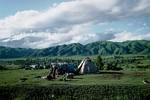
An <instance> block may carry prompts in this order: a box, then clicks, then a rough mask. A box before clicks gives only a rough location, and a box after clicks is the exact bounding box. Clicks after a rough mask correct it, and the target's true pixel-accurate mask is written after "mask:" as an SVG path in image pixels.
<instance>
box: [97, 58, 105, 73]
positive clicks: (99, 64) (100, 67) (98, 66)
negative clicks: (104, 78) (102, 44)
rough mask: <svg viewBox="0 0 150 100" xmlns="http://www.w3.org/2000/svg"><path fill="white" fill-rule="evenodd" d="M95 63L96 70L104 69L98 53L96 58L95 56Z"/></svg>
mask: <svg viewBox="0 0 150 100" xmlns="http://www.w3.org/2000/svg"><path fill="white" fill-rule="evenodd" d="M96 65H97V68H98V70H103V69H104V67H103V66H104V63H103V61H102V58H101V56H100V55H98V56H97V58H96Z"/></svg>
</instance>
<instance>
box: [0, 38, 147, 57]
mask: <svg viewBox="0 0 150 100" xmlns="http://www.w3.org/2000/svg"><path fill="white" fill-rule="evenodd" d="M97 54H100V55H122V54H150V41H146V40H137V41H126V42H109V41H99V42H93V43H89V44H86V45H82V44H80V43H73V44H69V45H60V46H55V47H49V48H45V49H23V48H9V47H0V58H18V57H45V56H73V55H84V56H87V55H97Z"/></svg>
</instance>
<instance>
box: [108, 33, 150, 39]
mask: <svg viewBox="0 0 150 100" xmlns="http://www.w3.org/2000/svg"><path fill="white" fill-rule="evenodd" d="M127 40H150V34H143V35H142V34H137V33H131V32H126V31H124V32H121V33H117V34H114V38H113V39H111V40H110V41H117V42H123V41H127Z"/></svg>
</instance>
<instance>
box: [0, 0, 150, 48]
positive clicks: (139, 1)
mask: <svg viewBox="0 0 150 100" xmlns="http://www.w3.org/2000/svg"><path fill="white" fill-rule="evenodd" d="M149 9H150V2H149V0H133V1H131V0H124V1H122V0H92V1H91V0H72V1H68V2H62V3H60V4H57V5H53V6H52V7H50V8H49V9H47V10H45V11H35V10H28V11H19V12H17V13H16V14H15V15H12V16H8V17H6V18H4V19H1V20H0V35H1V36H0V45H4V46H11V47H27V48H28V47H29V48H45V47H49V46H54V45H59V44H68V43H74V42H80V43H83V44H85V43H89V42H93V41H98V40H113V41H125V40H128V39H129V37H133V38H132V39H146V37H144V35H138V36H136V35H134V34H133V33H124V32H122V33H119V34H117V32H116V33H113V34H112V33H111V34H105V33H101V34H100V33H95V32H92V31H91V26H92V25H95V24H100V23H105V22H111V21H117V20H123V19H127V18H132V17H133V16H136V17H139V16H145V15H149V13H150V10H149ZM148 39H149V38H148Z"/></svg>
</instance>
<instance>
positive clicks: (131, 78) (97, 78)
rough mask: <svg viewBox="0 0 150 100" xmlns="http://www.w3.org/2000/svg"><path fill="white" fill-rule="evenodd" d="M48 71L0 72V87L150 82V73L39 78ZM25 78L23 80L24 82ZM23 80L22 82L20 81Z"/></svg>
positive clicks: (114, 72)
mask: <svg viewBox="0 0 150 100" xmlns="http://www.w3.org/2000/svg"><path fill="white" fill-rule="evenodd" d="M48 73H49V70H46V69H43V70H23V69H19V70H4V71H0V79H1V80H0V85H18V84H33V85H42V86H43V85H50V84H71V85H101V84H132V85H133V84H136V85H138V84H139V85H141V84H143V82H142V81H143V79H144V78H145V79H147V80H148V81H150V71H101V72H100V74H88V75H79V76H75V77H74V79H71V80H69V81H61V79H62V77H63V76H59V77H58V78H57V79H56V80H52V81H48V80H44V79H41V78H40V77H42V76H46V75H47V74H48ZM24 78H25V80H24ZM22 80H23V81H22Z"/></svg>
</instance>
